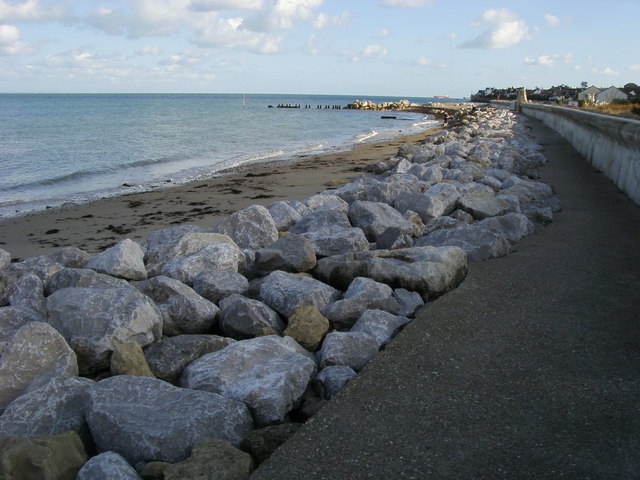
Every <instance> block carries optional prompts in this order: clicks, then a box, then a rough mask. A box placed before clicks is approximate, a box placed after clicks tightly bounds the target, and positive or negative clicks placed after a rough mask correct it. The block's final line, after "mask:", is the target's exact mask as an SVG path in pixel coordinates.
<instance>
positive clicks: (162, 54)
mask: <svg viewBox="0 0 640 480" xmlns="http://www.w3.org/2000/svg"><path fill="white" fill-rule="evenodd" d="M638 18H640V0H609V1H608V2H602V1H598V2H596V1H593V0H582V1H576V0H564V1H558V0H554V1H551V0H536V1H532V0H526V1H520V0H515V1H507V0H502V1H500V0H490V1H485V0H0V92H5V93H15V92H58V93H112V92H113V93H117V92H132V93H138V92H144V93H153V92H158V93H165V92H166V93H169V92H172V93H247V94H250V93H289V94H293V93H300V94H329V95H338V94H344V95H358V96H360V97H362V96H366V95H370V96H374V95H380V96H406V97H411V96H414V97H430V96H435V95H449V96H451V97H457V98H461V97H468V96H469V95H471V94H472V93H474V92H476V91H477V90H479V89H484V88H485V87H496V88H506V87H510V86H516V87H518V86H524V87H526V88H535V87H540V88H548V87H551V86H553V85H560V84H566V85H569V86H572V87H579V86H580V84H581V83H582V82H587V83H588V84H589V85H595V86H598V87H608V86H611V85H615V86H623V85H625V84H626V83H630V82H633V83H638V84H640V36H639V35H638V33H637V32H638V23H637V22H638Z"/></svg>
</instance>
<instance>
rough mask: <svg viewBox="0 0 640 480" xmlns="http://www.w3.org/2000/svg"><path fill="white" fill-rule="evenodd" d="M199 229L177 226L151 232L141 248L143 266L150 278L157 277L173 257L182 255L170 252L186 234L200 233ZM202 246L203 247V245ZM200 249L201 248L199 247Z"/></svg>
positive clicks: (193, 226)
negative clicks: (142, 248) (145, 267)
mask: <svg viewBox="0 0 640 480" xmlns="http://www.w3.org/2000/svg"><path fill="white" fill-rule="evenodd" d="M200 231H201V230H200V228H199V227H197V226H195V225H178V226H176V227H170V228H164V229H162V230H155V231H153V232H151V233H150V234H149V235H148V236H147V238H146V239H145V241H144V243H143V246H144V250H145V264H146V266H147V272H148V274H149V276H150V277H152V276H155V275H158V274H159V273H160V269H161V268H162V266H163V265H164V264H165V263H166V262H167V261H169V260H171V259H172V258H173V257H175V256H177V255H182V254H181V253H178V252H174V253H172V254H170V252H171V251H172V250H174V249H175V248H176V245H177V244H178V243H179V242H180V239H181V238H182V237H184V236H185V235H187V234H188V233H196V232H200ZM203 246H204V245H203ZM200 248H202V247H200Z"/></svg>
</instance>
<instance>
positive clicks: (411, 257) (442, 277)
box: [314, 246, 467, 299]
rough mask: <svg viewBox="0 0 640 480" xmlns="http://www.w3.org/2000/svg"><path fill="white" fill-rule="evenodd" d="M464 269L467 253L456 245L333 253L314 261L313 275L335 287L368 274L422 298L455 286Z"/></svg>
mask: <svg viewBox="0 0 640 480" xmlns="http://www.w3.org/2000/svg"><path fill="white" fill-rule="evenodd" d="M466 272H467V256H466V254H465V252H464V251H463V250H462V249H461V248H458V247H452V246H446V247H412V248H406V249H400V250H374V251H370V252H361V253H356V254H347V255H336V256H334V257H326V258H323V259H321V260H319V261H318V266H317V267H316V269H315V270H314V274H315V275H316V276H317V278H319V279H320V280H322V281H324V282H326V283H328V284H330V285H333V286H335V287H337V288H341V289H343V288H347V287H348V286H349V284H350V283H351V282H352V281H353V279H355V278H356V277H369V278H372V279H374V280H376V281H378V282H381V283H386V284H387V285H389V286H390V287H392V288H405V289H407V290H410V291H413V292H418V293H419V294H420V295H421V296H422V297H423V298H424V299H428V298H429V297H435V296H437V295H440V294H442V293H445V292H448V291H449V290H451V289H453V288H455V287H457V286H458V284H459V283H460V282H461V281H462V280H463V279H464V277H465V275H466Z"/></svg>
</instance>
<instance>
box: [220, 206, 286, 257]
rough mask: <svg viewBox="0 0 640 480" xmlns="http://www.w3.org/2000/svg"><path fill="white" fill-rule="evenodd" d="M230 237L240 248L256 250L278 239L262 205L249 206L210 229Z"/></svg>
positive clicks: (274, 225)
mask: <svg viewBox="0 0 640 480" xmlns="http://www.w3.org/2000/svg"><path fill="white" fill-rule="evenodd" d="M211 231H212V232H215V233H223V234H225V235H228V236H229V237H231V238H232V239H233V240H234V241H235V242H236V244H237V245H238V246H239V247H240V248H249V249H252V250H256V249H258V248H262V247H266V246H267V245H270V244H272V243H273V242H275V241H276V240H277V239H278V228H277V226H276V224H275V222H274V221H273V218H271V215H270V214H269V211H268V210H267V209H266V208H265V207H263V206H262V205H251V206H250V207H247V208H244V209H242V210H238V211H237V212H235V213H233V214H231V215H229V216H228V217H226V218H223V219H222V220H220V221H219V222H218V223H216V224H215V225H214V227H213V228H212V229H211Z"/></svg>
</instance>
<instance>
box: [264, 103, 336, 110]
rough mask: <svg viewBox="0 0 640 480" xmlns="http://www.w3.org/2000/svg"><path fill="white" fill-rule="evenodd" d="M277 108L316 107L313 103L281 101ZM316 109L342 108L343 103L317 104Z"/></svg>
mask: <svg viewBox="0 0 640 480" xmlns="http://www.w3.org/2000/svg"><path fill="white" fill-rule="evenodd" d="M269 108H273V105H269ZM276 108H314V106H313V105H300V104H299V103H297V104H291V103H286V104H285V103H281V104H279V105H276ZM315 108H316V110H342V105H316V106H315Z"/></svg>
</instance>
